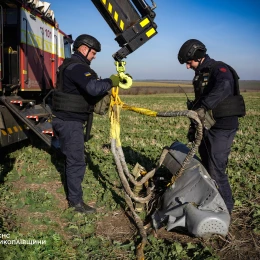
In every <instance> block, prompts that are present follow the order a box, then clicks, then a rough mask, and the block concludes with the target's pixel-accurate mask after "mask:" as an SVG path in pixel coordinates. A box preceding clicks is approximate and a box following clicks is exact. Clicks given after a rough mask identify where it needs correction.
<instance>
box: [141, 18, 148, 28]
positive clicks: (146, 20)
mask: <svg viewBox="0 0 260 260" xmlns="http://www.w3.org/2000/svg"><path fill="white" fill-rule="evenodd" d="M149 23H150V21H149V19H148V18H145V19H144V20H143V21H142V22H140V25H141V27H145V26H146V25H147V24H149Z"/></svg>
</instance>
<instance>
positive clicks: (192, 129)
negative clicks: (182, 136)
mask: <svg viewBox="0 0 260 260" xmlns="http://www.w3.org/2000/svg"><path fill="white" fill-rule="evenodd" d="M187 139H188V140H189V142H193V141H195V139H196V128H195V125H194V124H191V125H190V127H189V131H188V134H187Z"/></svg>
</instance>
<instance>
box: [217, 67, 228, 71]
mask: <svg viewBox="0 0 260 260" xmlns="http://www.w3.org/2000/svg"><path fill="white" fill-rule="evenodd" d="M219 70H220V71H221V72H227V69H226V68H224V67H221V68H219Z"/></svg>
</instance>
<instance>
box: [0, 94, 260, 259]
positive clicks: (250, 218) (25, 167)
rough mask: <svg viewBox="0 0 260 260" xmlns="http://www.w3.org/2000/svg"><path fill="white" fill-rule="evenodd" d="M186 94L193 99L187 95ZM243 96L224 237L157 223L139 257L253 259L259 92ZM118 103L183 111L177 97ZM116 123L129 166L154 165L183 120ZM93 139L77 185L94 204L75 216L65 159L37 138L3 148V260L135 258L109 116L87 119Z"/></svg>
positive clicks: (257, 222) (181, 134)
mask: <svg viewBox="0 0 260 260" xmlns="http://www.w3.org/2000/svg"><path fill="white" fill-rule="evenodd" d="M120 93H122V94H123V93H124V92H123V91H121V92H120ZM188 95H189V97H190V98H191V99H192V97H193V95H192V94H188ZM243 96H244V98H245V102H246V107H247V115H246V116H245V117H244V118H240V127H239V131H238V133H237V136H236V138H235V140H234V143H233V146H232V152H231V155H230V158H229V164H228V170H227V173H228V176H229V180H230V183H231V186H232V190H233V195H234V200H235V208H234V211H233V214H232V223H231V226H230V232H229V235H228V236H227V237H225V238H224V237H220V236H213V237H212V238H210V239H200V238H194V237H192V236H190V235H189V234H185V233H184V234H183V233H178V232H176V231H171V232H167V231H165V229H164V228H162V229H160V230H159V231H158V232H157V234H156V236H154V235H150V236H149V237H148V241H149V243H148V244H147V245H146V247H145V249H144V253H145V259H146V260H147V259H150V260H154V259H167V260H168V259H180V260H182V259H197V260H200V259H221V260H222V259H224V260H231V259H240V260H248V259H249V260H251V259H252V260H253V259H254V260H255V259H260V250H259V249H260V242H259V241H260V195H259V194H260V193H259V191H260V184H259V180H260V157H259V156H260V136H259V116H260V93H259V92H248V93H243ZM121 100H122V101H123V102H125V103H127V104H129V105H132V106H136V107H142V108H148V109H151V110H154V111H176V110H185V109H186V104H185V102H186V97H185V95H184V94H183V93H174V94H161V95H159V94H156V95H138V96H135V95H121ZM120 125H121V142H122V147H123V151H124V154H125V158H126V162H127V165H128V167H129V169H132V168H133V167H134V165H135V164H136V163H137V162H138V163H140V164H141V165H142V166H143V167H145V168H146V169H147V170H151V169H153V168H154V167H155V165H156V163H157V160H158V158H159V156H160V153H161V151H162V148H163V147H164V146H169V145H171V143H173V142H174V141H175V140H179V141H181V142H183V143H186V142H187V140H186V133H187V130H188V125H189V120H188V118H182V117H174V118H158V117H148V116H144V115H140V114H137V113H134V112H130V111H124V110H122V111H121V116H120ZM92 135H93V136H92V138H91V139H90V141H89V142H88V143H87V144H86V159H87V163H88V166H87V171H86V174H85V178H84V181H83V190H84V199H85V201H86V202H87V203H89V204H90V205H95V206H96V207H97V209H98V212H97V214H94V215H88V216H82V215H80V214H75V213H74V212H73V211H72V210H71V209H68V208H67V201H66V198H65V197H66V195H65V191H64V186H63V180H64V175H63V170H64V169H63V168H64V167H63V158H62V157H61V156H60V155H59V154H57V153H55V152H54V151H50V150H48V149H46V148H45V147H44V146H43V145H42V144H41V143H40V142H39V140H37V139H36V140H35V141H34V142H33V145H32V144H28V143H24V144H23V146H19V147H10V148H9V149H8V151H6V152H5V153H4V154H3V153H2V155H1V163H0V173H1V174H0V180H1V185H0V203H1V204H0V205H1V206H0V234H1V237H0V243H1V245H0V259H30V260H34V259H37V260H38V259H44V260H45V259H57V260H58V259H86V260H89V259H95V260H99V259H111V260H114V259H135V258H136V255H135V254H136V252H135V250H136V246H137V244H138V243H139V242H140V235H139V234H138V230H137V228H136V226H135V224H134V221H133V218H132V215H131V212H130V211H129V210H128V208H127V206H126V203H125V200H124V196H123V193H122V186H121V183H120V180H119V177H118V174H117V170H116V166H115V163H114V159H113V156H112V153H111V149H110V121H109V118H108V116H98V115H96V116H95V117H94V125H93V129H92ZM140 214H141V217H144V216H143V215H142V213H140ZM4 241H6V242H4ZM8 241H25V242H26V243H27V242H28V241H35V242H30V243H31V244H26V243H25V244H24V243H23V244H21V243H20V244H19V243H16V244H11V243H12V242H8ZM13 243H14V242H13ZM33 243H34V244H33Z"/></svg>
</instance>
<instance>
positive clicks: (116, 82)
mask: <svg viewBox="0 0 260 260" xmlns="http://www.w3.org/2000/svg"><path fill="white" fill-rule="evenodd" d="M110 79H111V80H112V86H113V87H117V86H119V82H120V78H119V76H118V75H117V74H112V75H111V76H110Z"/></svg>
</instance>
